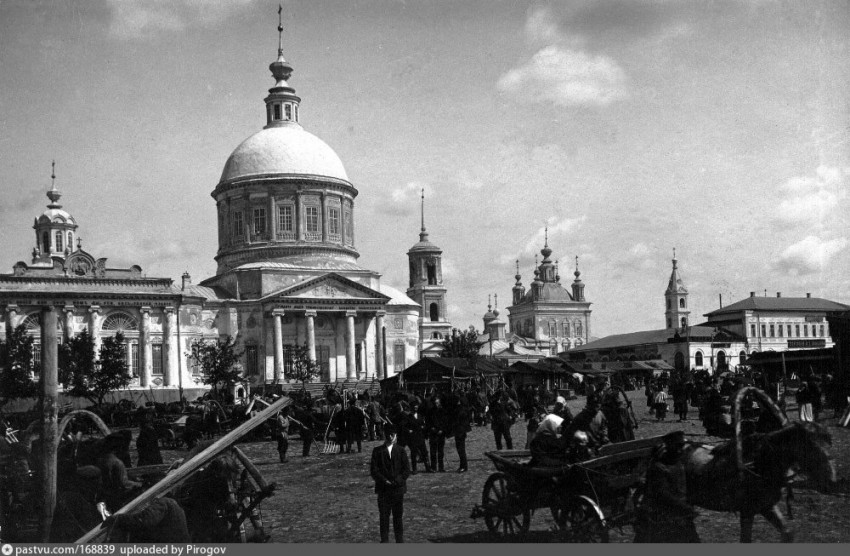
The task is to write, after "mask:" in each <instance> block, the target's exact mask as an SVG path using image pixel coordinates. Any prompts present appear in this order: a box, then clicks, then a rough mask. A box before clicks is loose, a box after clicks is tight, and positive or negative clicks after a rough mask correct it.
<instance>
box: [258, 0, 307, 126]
mask: <svg viewBox="0 0 850 556" xmlns="http://www.w3.org/2000/svg"><path fill="white" fill-rule="evenodd" d="M282 11H283V8H282V7H280V6H278V10H277V16H278V24H277V35H278V37H277V60H275V61H274V62H272V63H271V64H270V65H269V70H271V72H272V77H274V79H275V84H274V87H272V88H271V89H269V96H267V97H266V98H265V101H266V128H269V127H276V126H282V125H290V124H293V123H295V124H297V123H298V106H299V104H300V103H301V98H300V97H299V96H298V95H296V94H295V89H293V88H292V87H291V86H290V85H289V83H288V80H289V78H290V77H292V66H291V65H290V64H289V62H287V61H286V60H285V59H284V57H283V19H282V15H281V12H282Z"/></svg>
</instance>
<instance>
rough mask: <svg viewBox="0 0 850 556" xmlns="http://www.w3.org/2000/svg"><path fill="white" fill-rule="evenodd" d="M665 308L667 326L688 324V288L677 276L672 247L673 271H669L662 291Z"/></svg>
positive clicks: (674, 254) (683, 326) (676, 326)
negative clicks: (665, 285) (668, 277)
mask: <svg viewBox="0 0 850 556" xmlns="http://www.w3.org/2000/svg"><path fill="white" fill-rule="evenodd" d="M664 300H665V303H666V310H665V311H664V317H665V321H666V322H665V324H666V327H667V328H685V327H687V326H688V324H689V322H690V319H689V315H690V314H691V311H690V309H689V308H688V290H687V289H686V288H685V284H684V282H683V281H682V277H681V276H679V268H678V261H677V260H676V249H673V271H672V272H671V273H670V281H669V282H668V283H667V290H666V291H665V292H664Z"/></svg>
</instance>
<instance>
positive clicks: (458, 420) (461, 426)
mask: <svg viewBox="0 0 850 556" xmlns="http://www.w3.org/2000/svg"><path fill="white" fill-rule="evenodd" d="M451 427H452V433H454V437H455V449H456V450H457V457H458V459H460V465H459V466H458V468H457V472H458V473H466V472H467V471H468V470H469V462H468V461H467V459H466V435H467V434H468V433H470V432H472V412H471V410H470V409H469V406H468V405H467V404H466V399H465V398H464V397H462V396H456V397H455V407H454V418H453V419H452V424H451Z"/></svg>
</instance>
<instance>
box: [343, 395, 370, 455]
mask: <svg viewBox="0 0 850 556" xmlns="http://www.w3.org/2000/svg"><path fill="white" fill-rule="evenodd" d="M365 424H366V414H365V413H364V412H363V410H362V409H360V408H359V407H358V406H357V404H356V403H355V402H350V403H349V404H348V407H347V408H346V410H345V442H346V444H345V451H346V452H347V453H349V454H350V453H351V445H352V444H353V443H355V442H356V443H357V451H358V452H362V451H363V427H364V425H365Z"/></svg>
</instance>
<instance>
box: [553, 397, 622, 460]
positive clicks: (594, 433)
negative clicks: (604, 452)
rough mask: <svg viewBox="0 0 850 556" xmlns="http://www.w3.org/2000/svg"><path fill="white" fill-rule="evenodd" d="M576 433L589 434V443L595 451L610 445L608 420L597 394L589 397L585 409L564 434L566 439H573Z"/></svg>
mask: <svg viewBox="0 0 850 556" xmlns="http://www.w3.org/2000/svg"><path fill="white" fill-rule="evenodd" d="M576 431H584V432H585V433H587V438H588V442H589V444H590V447H591V448H592V449H593V450H599V448H601V447H602V446H604V445H605V444H610V442H611V441H610V440H609V439H608V419H606V417H605V414H604V413H602V401H601V400H600V399H599V396H597V395H596V394H591V395H589V396H588V397H587V402H586V405H585V407H584V409H582V410H581V412H580V413H579V414H578V415H576V417H575V419H573V421H572V423H570V425H569V426H568V427H566V428H565V429H564V431H563V432H564V436H566V438H569V439H572V438H573V435H574V434H575V433H576Z"/></svg>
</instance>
